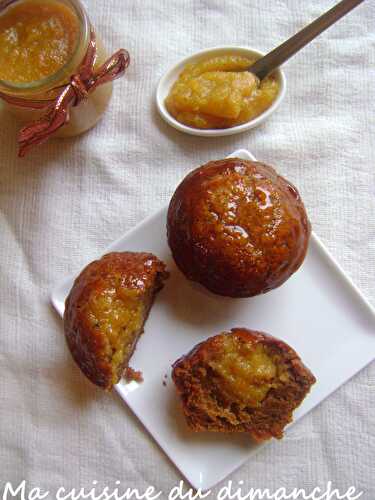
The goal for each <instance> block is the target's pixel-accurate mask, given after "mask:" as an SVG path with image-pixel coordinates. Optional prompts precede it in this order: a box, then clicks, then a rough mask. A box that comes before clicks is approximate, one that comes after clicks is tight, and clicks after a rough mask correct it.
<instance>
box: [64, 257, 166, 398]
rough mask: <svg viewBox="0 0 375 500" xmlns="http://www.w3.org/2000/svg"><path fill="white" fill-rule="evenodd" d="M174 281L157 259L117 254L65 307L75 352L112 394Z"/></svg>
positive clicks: (96, 265) (90, 271)
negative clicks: (152, 313)
mask: <svg viewBox="0 0 375 500" xmlns="http://www.w3.org/2000/svg"><path fill="white" fill-rule="evenodd" d="M167 277H168V273H167V272H166V269H165V265H164V264H163V262H161V261H160V260H159V259H158V258H157V257H155V256H154V255H152V254H151V253H136V252H113V253H109V254H107V255H104V257H102V258H101V259H100V260H96V261H94V262H92V263H91V264H89V265H88V266H87V267H86V268H85V269H84V270H83V271H82V272H81V274H80V275H79V276H78V278H77V279H76V280H75V282H74V285H73V287H72V289H71V291H70V293H69V295H68V297H67V299H66V302H65V313H64V331H65V336H66V340H67V342H68V346H69V349H70V351H71V353H72V355H73V358H74V359H75V361H76V363H77V364H78V366H79V367H80V369H81V370H82V372H83V373H84V374H85V375H86V377H88V378H89V379H90V380H91V382H93V383H94V384H96V385H98V386H99V387H102V388H103V389H106V390H110V389H111V388H112V387H113V385H114V384H116V383H117V382H119V380H120V378H121V377H122V376H123V375H124V374H125V375H126V374H127V372H128V374H129V375H131V374H133V373H134V372H133V370H132V369H131V368H129V359H130V357H131V355H132V354H133V352H134V349H135V346H136V343H137V340H138V338H139V336H140V335H141V333H142V332H143V326H144V323H145V321H146V319H147V316H148V313H149V310H150V308H151V306H152V303H153V300H154V297H155V294H156V293H157V292H158V291H159V290H160V289H161V288H162V287H163V282H164V281H165V280H166V278H167Z"/></svg>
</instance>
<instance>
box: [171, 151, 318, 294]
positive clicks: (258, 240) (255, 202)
mask: <svg viewBox="0 0 375 500" xmlns="http://www.w3.org/2000/svg"><path fill="white" fill-rule="evenodd" d="M167 233H168V243H169V246H170V248H171V251H172V254H173V257H174V260H175V262H176V264H177V266H178V267H179V268H180V270H181V271H182V272H183V273H184V274H185V275H186V276H187V277H188V278H189V279H191V280H193V281H197V282H199V283H201V284H202V285H204V286H205V287H207V288H208V289H209V290H211V291H212V292H214V293H217V294H219V295H226V296H231V297H250V296H254V295H258V294H260V293H265V292H268V291H269V290H272V289H273V288H276V287H278V286H280V285H281V284H282V283H284V282H285V281H286V280H287V279H288V278H289V277H290V276H291V274H293V273H294V272H295V271H296V270H297V269H298V268H299V267H300V265H301V264H302V262H303V260H304V258H305V255H306V251H307V246H308V241H309V237H310V233H311V227H310V223H309V220H308V218H307V215H306V211H305V207H304V205H303V203H302V200H301V198H300V196H299V193H298V191H297V189H296V188H295V187H294V186H293V185H292V184H291V183H289V182H288V181H287V180H285V179H284V178H283V177H280V176H279V175H277V173H276V172H275V170H274V169H273V168H272V167H270V166H268V165H265V164H264V163H260V162H255V161H247V160H241V159H239V158H227V159H225V160H218V161H211V162H209V163H207V164H205V165H203V166H201V167H199V168H197V169H196V170H194V171H193V172H191V173H190V174H188V175H187V176H186V177H185V179H184V180H183V181H182V182H181V184H180V185H179V186H178V187H177V189H176V191H175V193H174V195H173V197H172V199H171V202H170V205H169V209H168V219H167Z"/></svg>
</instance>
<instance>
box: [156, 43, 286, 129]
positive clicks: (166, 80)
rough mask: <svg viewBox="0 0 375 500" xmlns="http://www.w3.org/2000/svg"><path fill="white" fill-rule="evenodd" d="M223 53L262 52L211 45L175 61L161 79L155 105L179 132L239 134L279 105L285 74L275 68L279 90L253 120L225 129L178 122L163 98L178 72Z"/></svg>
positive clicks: (249, 54)
mask: <svg viewBox="0 0 375 500" xmlns="http://www.w3.org/2000/svg"><path fill="white" fill-rule="evenodd" d="M224 54H236V55H242V56H245V57H253V56H254V55H255V56H263V55H264V54H263V53H262V52H259V51H258V50H256V49H252V48H250V47H236V46H234V47H213V48H210V49H205V50H201V51H200V52H196V53H195V54H193V55H192V56H189V57H185V59H182V61H180V62H179V63H177V64H176V65H175V66H174V67H173V68H172V69H170V70H169V71H168V72H167V73H166V74H165V75H164V76H163V77H162V78H161V79H160V82H159V85H158V87H157V89H156V106H157V108H158V111H159V113H160V115H161V116H162V118H163V119H164V120H165V121H166V122H167V123H168V124H169V125H171V126H172V127H174V128H175V129H177V130H180V131H181V132H185V133H186V134H190V135H199V136H201V137H221V136H225V135H233V134H239V133H241V132H245V131H246V130H250V129H252V128H255V127H257V126H258V125H260V124H261V123H263V122H264V121H265V120H267V118H269V117H270V116H271V115H272V113H273V112H274V111H276V109H277V108H278V107H279V106H280V104H281V101H282V100H283V98H284V95H285V90H286V79H285V74H284V73H283V71H281V70H280V69H278V70H276V76H277V78H278V80H279V83H280V90H279V94H278V96H277V98H276V99H275V101H274V102H273V104H272V106H270V107H269V108H268V109H267V110H266V111H265V112H264V113H262V114H261V115H259V116H257V117H256V118H254V119H253V120H250V121H249V122H247V123H243V124H242V125H237V126H236V127H231V128H225V129H207V130H202V129H196V128H192V127H188V126H187V125H184V124H183V123H180V122H178V121H177V120H176V119H175V118H173V116H172V115H171V114H170V113H169V111H168V110H167V108H166V106H165V99H166V97H167V96H168V94H169V91H170V89H171V87H172V85H173V84H174V82H175V81H176V80H177V78H178V76H179V74H180V73H181V71H182V70H183V68H184V67H185V66H186V64H189V63H193V62H194V63H195V62H198V61H199V60H202V59H207V58H209V57H213V56H219V55H224Z"/></svg>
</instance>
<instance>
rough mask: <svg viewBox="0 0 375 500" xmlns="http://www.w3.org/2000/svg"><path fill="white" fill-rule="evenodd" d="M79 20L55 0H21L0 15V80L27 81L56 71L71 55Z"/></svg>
mask: <svg viewBox="0 0 375 500" xmlns="http://www.w3.org/2000/svg"><path fill="white" fill-rule="evenodd" d="M79 30H80V26H79V20H78V18H77V16H76V14H75V13H74V12H73V10H72V9H71V8H69V7H68V6H67V5H65V4H64V3H61V2H58V1H56V0H47V1H46V0H44V1H43V0H24V1H23V2H19V3H18V2H16V3H15V4H14V5H11V6H10V7H8V8H7V9H6V10H5V11H4V13H3V14H1V15H0V80H5V81H8V82H12V83H29V82H33V81H37V80H41V79H43V78H46V77H48V76H50V75H52V74H54V73H56V71H58V70H59V69H60V68H61V67H62V66H64V65H65V64H66V63H67V62H68V61H69V60H70V59H71V57H72V55H73V53H74V51H75V49H76V47H77V43H78V38H79Z"/></svg>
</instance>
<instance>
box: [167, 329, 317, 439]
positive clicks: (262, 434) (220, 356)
mask: <svg viewBox="0 0 375 500" xmlns="http://www.w3.org/2000/svg"><path fill="white" fill-rule="evenodd" d="M172 378H173V381H174V383H175V384H176V387H177V391H178V393H179V395H180V398H181V402H182V408H183V412H184V414H185V417H186V421H187V423H188V425H189V427H190V428H191V429H192V430H194V431H215V432H245V433H248V434H249V435H250V437H251V438H252V439H254V440H255V441H264V440H267V439H270V438H271V437H275V438H278V439H280V438H282V436H283V429H284V427H285V426H286V425H287V424H288V423H289V422H291V421H292V414H293V411H294V410H295V409H296V408H297V407H298V406H299V405H300V404H301V402H302V401H303V399H304V398H305V396H306V394H307V393H308V392H309V390H310V388H311V386H312V385H313V384H314V383H315V382H316V379H315V377H314V375H313V374H312V373H311V372H310V370H309V369H308V368H306V367H305V366H304V365H303V363H302V361H301V359H300V357H299V356H298V354H297V353H296V352H295V351H294V350H293V349H292V348H291V347H290V346H289V345H288V344H286V343H285V342H283V341H281V340H279V339H276V338H274V337H271V336H270V335H267V334H265V333H262V332H257V331H252V330H247V329H246V328H233V329H232V330H231V331H230V332H223V333H221V334H219V335H216V336H214V337H211V338H209V339H207V340H206V341H204V342H202V343H200V344H198V345H197V346H196V347H195V348H194V349H193V350H192V351H191V352H190V353H188V354H187V355H186V356H183V357H182V358H180V359H179V360H178V361H176V362H175V363H174V365H173V371H172Z"/></svg>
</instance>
